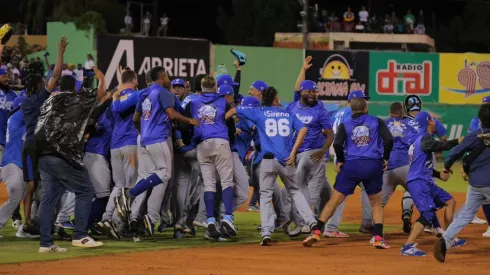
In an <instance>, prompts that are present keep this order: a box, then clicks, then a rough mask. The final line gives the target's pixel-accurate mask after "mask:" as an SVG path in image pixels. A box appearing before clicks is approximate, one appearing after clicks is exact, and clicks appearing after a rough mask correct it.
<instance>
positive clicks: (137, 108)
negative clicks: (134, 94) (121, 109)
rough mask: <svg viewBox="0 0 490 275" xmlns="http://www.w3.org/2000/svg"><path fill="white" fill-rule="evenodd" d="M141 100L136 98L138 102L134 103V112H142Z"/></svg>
mask: <svg viewBox="0 0 490 275" xmlns="http://www.w3.org/2000/svg"><path fill="white" fill-rule="evenodd" d="M142 105H143V102H142V101H141V100H139V99H138V103H136V112H138V113H142V112H143V106H142Z"/></svg>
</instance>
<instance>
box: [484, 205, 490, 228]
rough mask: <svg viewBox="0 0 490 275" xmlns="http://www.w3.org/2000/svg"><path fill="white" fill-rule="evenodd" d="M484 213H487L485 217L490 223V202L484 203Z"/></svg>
mask: <svg viewBox="0 0 490 275" xmlns="http://www.w3.org/2000/svg"><path fill="white" fill-rule="evenodd" d="M482 208H483V214H485V219H487V222H488V224H489V225H490V204H484V205H482Z"/></svg>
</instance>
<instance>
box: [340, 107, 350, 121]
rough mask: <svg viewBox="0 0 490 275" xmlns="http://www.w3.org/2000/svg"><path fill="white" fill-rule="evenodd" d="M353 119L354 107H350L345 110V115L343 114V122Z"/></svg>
mask: <svg viewBox="0 0 490 275" xmlns="http://www.w3.org/2000/svg"><path fill="white" fill-rule="evenodd" d="M351 119H352V109H351V108H348V109H347V110H345V112H344V115H343V116H342V122H347V121H350V120H351Z"/></svg>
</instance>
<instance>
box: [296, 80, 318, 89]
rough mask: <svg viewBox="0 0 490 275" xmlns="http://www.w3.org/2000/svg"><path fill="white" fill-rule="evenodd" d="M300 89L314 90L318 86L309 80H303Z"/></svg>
mask: <svg viewBox="0 0 490 275" xmlns="http://www.w3.org/2000/svg"><path fill="white" fill-rule="evenodd" d="M299 90H300V91H306V90H313V91H316V90H318V87H317V86H316V83H315V82H313V81H311V80H303V81H302V82H301V85H300V88H299Z"/></svg>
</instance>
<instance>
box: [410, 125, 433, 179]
mask: <svg viewBox="0 0 490 275" xmlns="http://www.w3.org/2000/svg"><path fill="white" fill-rule="evenodd" d="M427 135H429V134H428V133H426V132H421V133H418V134H417V137H416V139H415V142H414V143H413V144H412V145H411V146H410V149H409V150H408V159H409V163H410V169H409V170H408V176H407V183H409V182H410V181H413V180H423V181H426V182H427V183H432V184H434V181H433V180H432V169H433V168H434V167H435V160H434V157H433V153H432V152H428V153H426V152H424V151H423V150H422V148H421V146H420V143H421V141H422V139H423V138H424V137H425V136H427Z"/></svg>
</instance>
